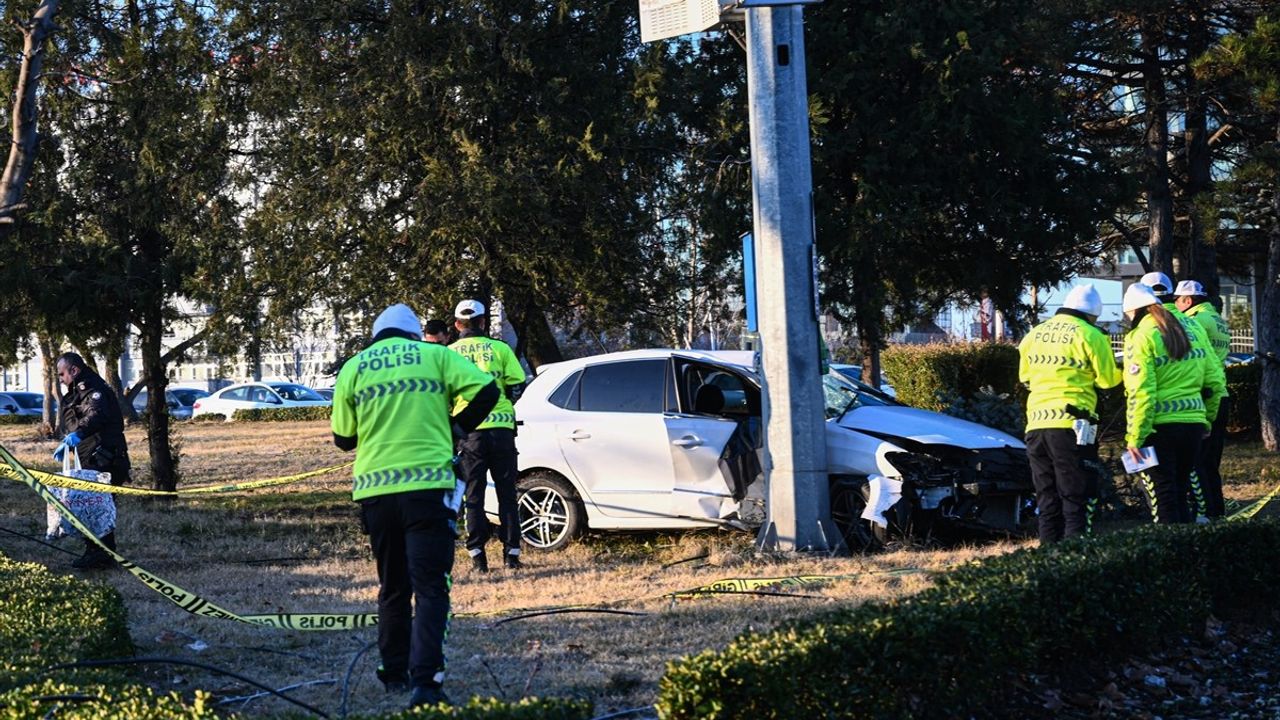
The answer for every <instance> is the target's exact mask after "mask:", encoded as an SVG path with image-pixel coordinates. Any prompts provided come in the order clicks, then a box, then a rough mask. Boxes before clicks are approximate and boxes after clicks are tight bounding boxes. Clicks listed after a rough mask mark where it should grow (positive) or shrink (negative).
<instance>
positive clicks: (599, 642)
mask: <svg viewBox="0 0 1280 720" xmlns="http://www.w3.org/2000/svg"><path fill="white" fill-rule="evenodd" d="M178 428H179V429H178V433H179V441H180V443H181V448H182V461H181V470H182V476H183V484H184V485H195V484H206V483H213V482H227V481H233V480H249V479H256V478H262V477H269V476H276V475H283V474H291V473H295V472H302V471H305V470H310V469H314V468H317V467H323V466H326V465H332V464H337V463H339V462H344V461H345V460H346V459H347V458H348V457H349V456H346V455H344V454H343V453H340V452H338V451H337V450H336V449H335V448H333V447H332V445H331V444H330V435H329V431H328V427H327V425H325V424H324V423H288V424H274V423H238V424H220V423H213V424H206V423H196V424H191V423H187V424H183V425H179V426H178ZM30 433H31V431H30V430H29V429H26V428H17V427H0V443H3V444H4V445H5V446H6V447H7V448H9V449H10V450H11V451H12V452H14V453H15V454H16V455H17V456H18V458H19V459H20V460H22V461H23V462H28V463H31V464H32V466H34V467H38V468H42V469H46V470H51V469H53V463H52V461H51V460H50V459H49V454H48V453H49V452H50V451H51V450H52V445H53V443H51V442H49V441H47V440H41V439H36V438H33V437H31V435H30ZM129 440H130V447H131V448H133V458H134V463H135V466H138V467H142V468H145V467H146V458H145V449H146V441H145V437H143V435H142V433H141V432H140V431H138V430H130V432H129ZM1229 452H1230V453H1232V454H1231V458H1232V459H1231V463H1228V464H1226V465H1227V468H1228V469H1229V472H1231V473H1236V475H1237V476H1240V477H1237V479H1238V480H1241V481H1244V480H1245V479H1246V477H1242V476H1246V475H1247V476H1250V477H1251V478H1253V479H1252V481H1251V482H1248V483H1245V482H1239V483H1236V484H1234V485H1232V486H1231V487H1230V489H1229V493H1228V494H1229V495H1230V496H1231V497H1236V498H1238V499H1251V498H1256V497H1258V496H1260V495H1262V494H1264V493H1265V492H1266V490H1269V489H1270V488H1269V487H1267V485H1268V482H1269V483H1270V484H1274V483H1276V482H1280V474H1278V473H1277V471H1276V468H1275V457H1274V455H1266V454H1265V453H1263V452H1261V451H1260V448H1258V447H1256V446H1245V447H1243V448H1241V449H1240V452H1237V451H1236V449H1235V448H1232V449H1230V450H1229ZM1232 463H1234V464H1232ZM1260 467H1262V468H1263V469H1262V470H1261V471H1260V470H1259V468H1260ZM1263 473H1268V474H1267V476H1266V477H1267V479H1266V480H1263V479H1261V477H1262V476H1263ZM139 481H140V484H141V485H143V486H146V485H148V480H147V478H145V477H142V478H139ZM349 483H350V480H349V476H348V475H347V474H345V473H335V474H333V475H330V476H326V477H321V478H313V479H311V480H307V481H304V482H302V483H299V484H296V485H290V486H284V487H279V488H270V489H265V490H260V491H255V492H251V493H237V494H231V495H224V496H216V497H207V498H202V499H192V500H181V501H176V502H168V501H145V500H138V499H134V498H125V499H124V501H123V502H122V503H121V522H120V528H119V542H120V549H121V552H122V554H124V555H125V556H126V557H129V558H130V559H131V560H133V561H134V562H136V563H137V564H139V565H140V566H142V567H144V568H147V569H148V570H151V571H153V572H155V573H156V574H158V575H160V576H161V577H164V578H166V579H168V580H170V581H173V582H175V583H177V584H178V585H179V586H181V587H184V588H186V589H188V590H192V591H194V592H197V593H199V594H201V595H204V596H205V597H207V598H209V599H211V600H213V601H215V602H217V603H219V604H220V605H222V606H224V607H226V608H228V609H231V610H234V611H238V612H245V613H258V612H339V613H341V612H368V611H371V610H372V609H373V608H374V607H375V601H376V593H377V581H376V577H375V573H374V568H373V563H372V561H371V559H370V557H369V552H368V549H367V547H366V544H365V540H364V537H363V536H362V535H361V534H360V533H359V528H358V522H357V520H356V516H355V509H354V505H353V504H352V503H351V501H350V496H349ZM0 502H2V503H3V506H2V507H3V510H0V526H3V527H4V528H6V529H8V530H12V531H17V532H21V533H25V534H28V535H39V534H40V533H42V532H43V516H44V511H43V507H42V506H41V504H40V503H39V501H38V498H36V496H35V495H34V494H33V493H32V492H30V490H28V489H27V488H25V487H24V486H22V485H20V484H18V483H12V482H7V483H4V484H3V485H0ZM64 543H66V541H64ZM1019 546H1020V544H1019V543H1017V542H1012V541H1001V542H991V543H985V544H977V545H968V546H959V547H950V548H947V549H938V548H936V547H924V546H916V547H910V546H903V547H899V548H895V549H891V550H890V551H889V552H885V553H881V554H878V555H874V556H869V557H852V558H830V557H813V556H807V557H789V558H780V557H766V556H759V555H757V554H756V553H754V552H753V550H752V546H751V537H750V536H748V535H746V534H732V533H720V532H701V533H684V534H644V535H629V536H614V537H607V538H588V539H587V540H586V541H585V542H582V543H579V544H578V545H576V546H574V547H572V548H571V549H569V550H567V551H565V552H561V553H553V554H534V553H529V554H527V555H526V562H527V564H528V566H529V567H528V568H527V569H525V570H523V571H521V572H519V573H518V574H513V573H511V572H509V571H506V570H496V571H494V572H493V573H490V574H489V575H487V576H486V575H477V574H474V573H472V572H470V567H469V563H468V562H467V558H466V553H465V551H464V550H462V549H461V547H459V552H458V555H457V573H456V574H455V584H454V590H453V601H454V609H455V611H456V612H457V613H458V614H459V616H458V617H456V618H455V620H454V622H453V626H452V629H451V633H450V638H449V646H448V648H447V656H448V660H449V663H450V668H449V672H450V676H449V681H448V684H447V689H448V691H449V692H450V693H451V695H452V696H453V697H454V699H455V700H459V699H463V698H466V697H468V696H470V695H484V696H498V697H505V698H508V699H514V698H518V697H521V696H523V695H526V694H536V695H559V696H576V697H586V698H590V699H591V700H593V701H594V702H595V705H596V710H597V712H598V713H605V712H608V711H612V710H618V709H622V708H630V707H638V706H643V705H649V704H651V703H652V702H653V700H654V697H655V693H656V688H657V681H658V678H659V677H660V676H661V674H662V672H663V669H664V666H665V664H666V663H667V662H668V661H669V660H672V659H674V658H677V657H680V656H682V655H686V654H690V653H695V652H698V651H700V650H702V649H705V648H713V647H718V646H722V645H723V644H725V643H726V642H728V641H729V640H731V639H732V638H733V637H734V636H736V635H738V634H739V633H741V632H744V631H747V630H752V629H754V630H767V629H770V628H773V627H776V626H777V625H779V624H780V623H783V622H786V621H789V620H796V619H801V618H804V617H806V616H811V615H813V614H816V613H819V612H826V611H830V610H832V609H835V608H840V607H848V606H854V605H858V604H860V603H863V602H866V601H869V600H870V601H874V600H883V599H886V598H892V597H898V596H901V595H904V594H910V593H914V592H916V591H918V590H920V589H921V588H923V587H925V586H926V585H927V584H928V582H929V580H928V576H927V575H926V574H914V575H905V576H901V577H888V576H885V575H877V574H876V573H879V572H882V571H885V570H890V569H895V568H904V567H914V568H921V569H925V570H940V569H945V568H946V567H948V566H950V565H954V564H956V563H961V562H966V561H969V560H973V559H976V558H981V557H985V556H989V555H992V554H997V553H1003V552H1007V551H1009V550H1011V549H1014V548H1016V547H1019ZM66 547H67V548H68V549H72V550H76V551H78V550H79V544H78V543H66ZM0 551H3V552H4V553H5V554H6V555H9V556H11V557H13V558H15V559H20V560H30V561H36V562H41V563H45V564H47V565H50V566H51V567H54V568H56V569H67V571H68V572H71V571H70V570H69V569H68V568H67V563H68V561H69V560H70V559H71V558H72V556H71V555H64V554H61V553H58V552H57V551H55V550H52V549H50V548H47V547H43V546H41V545H39V544H36V543H33V542H28V541H26V540H22V539H20V538H16V537H14V536H12V535H10V534H7V533H0ZM493 554H496V551H495V550H491V555H493ZM697 556H705V557H703V558H702V559H699V560H696V561H691V562H683V563H679V564H675V565H671V566H669V567H667V565H668V564H671V563H676V562H677V561H681V560H687V559H689V558H694V557H697ZM263 561H266V562H263ZM854 573H858V574H861V575H860V576H859V577H857V578H855V579H850V580H842V581H839V582H836V583H833V584H830V585H827V586H823V587H820V588H806V589H804V590H800V591H796V592H797V594H803V595H819V596H821V597H820V598H807V597H759V596H733V597H730V596H723V595H721V596H714V597H711V598H705V599H699V600H684V601H680V602H677V603H672V602H671V601H670V600H669V599H667V598H663V597H662V596H663V594H665V593H670V592H672V591H675V590H681V589H686V588H690V587H695V586H698V585H702V584H705V583H708V582H710V581H712V580H716V579H719V578H723V577H737V576H746V577H772V576H783V575H805V574H823V575H838V574H854ZM86 577H89V578H92V579H95V580H98V581H101V582H107V583H110V584H112V585H113V586H115V587H116V588H118V589H119V590H120V592H121V593H122V594H123V596H124V597H125V600H126V603H127V605H128V607H129V613H130V630H131V632H132V635H133V638H134V641H135V643H136V644H137V646H138V653H139V654H140V655H163V656H170V657H181V658H187V659H195V660H198V661H201V662H206V663H210V664H213V665H217V666H221V667H225V668H227V669H232V670H235V671H237V672H240V673H242V674H245V675H247V676H250V677H253V678H255V679H257V680H259V681H261V682H264V683H267V684H270V685H272V686H274V687H284V686H286V685H290V684H293V683H298V682H306V681H311V680H319V679H333V680H335V681H336V682H335V684H334V685H331V686H316V687H308V688H303V689H300V690H298V691H295V692H293V693H291V694H293V695H295V696H296V697H298V698H299V699H302V700H304V701H305V702H308V703H311V704H313V705H316V706H318V707H320V708H322V709H324V710H326V711H328V712H331V713H337V712H338V710H339V705H340V700H341V690H342V683H343V678H344V675H345V674H346V671H347V668H348V666H349V665H350V664H351V663H352V661H353V659H354V658H355V657H356V654H357V652H358V651H360V649H361V648H363V647H365V646H366V645H367V644H368V643H370V642H372V641H373V640H374V639H375V638H376V631H374V630H362V631H357V632H338V633H333V632H320V633H305V632H288V631H277V630H270V629H264V628H257V627H252V626H246V625H241V624H238V623H233V622H227V621H215V620H208V619H203V618H196V617H193V616H190V615H188V614H186V613H184V612H183V611H181V610H180V609H178V608H177V607H175V606H173V605H172V604H170V603H168V602H167V601H165V600H163V599H162V598H161V597H160V596H159V595H157V594H156V593H154V592H153V591H151V590H149V589H147V588H146V587H145V586H143V585H142V584H141V583H139V582H137V581H136V580H135V579H133V578H132V577H131V576H130V575H128V574H127V573H123V572H120V571H111V572H106V573H93V574H89V575H86ZM598 603H609V607H611V608H616V609H627V610H634V611H639V612H644V613H647V615H644V616H621V615H595V614H564V615H548V616H542V617H535V618H529V619H522V620H519V621H510V622H505V623H501V624H499V622H498V621H500V620H503V619H505V618H509V617H511V616H512V615H514V614H516V613H515V611H516V610H518V609H521V608H538V607H547V606H560V605H580V604H598ZM197 640H199V641H200V642H202V643H203V644H205V645H207V646H208V647H207V649H203V650H200V651H197V650H193V649H191V648H189V647H188V645H190V644H192V643H194V642H195V641H197ZM376 664H377V651H376V649H375V650H372V651H370V652H369V653H367V654H365V655H364V656H363V657H362V658H361V659H360V661H359V663H357V665H356V667H355V673H354V675H353V676H352V692H351V697H350V701H349V709H350V711H351V712H362V713H368V712H378V711H386V710H395V709H399V708H400V707H401V706H402V704H403V703H404V702H405V701H406V699H407V698H405V697H404V696H387V695H385V694H384V693H383V692H382V688H381V686H380V685H379V684H378V683H377V681H376V680H374V679H373V677H372V675H373V668H374V667H375V666H376ZM141 677H143V678H144V679H145V680H146V681H147V682H150V683H152V684H154V685H155V686H157V687H161V688H164V689H172V690H179V691H189V690H191V689H193V688H197V687H198V688H203V689H208V690H212V691H215V692H217V693H219V694H220V695H223V696H235V695H239V694H248V692H247V691H248V689H247V688H246V687H244V686H241V685H239V684H238V683H236V682H234V681H230V680H227V679H225V678H223V677H219V676H217V675H214V674H210V673H206V672H204V671H198V670H191V669H186V668H177V667H173V668H168V667H150V668H147V669H145V670H143V671H142V672H141ZM288 707H289V706H287V705H286V704H285V703H283V701H280V700H278V699H273V698H263V699H259V700H256V701H254V702H253V703H252V704H250V705H248V706H247V707H245V708H244V711H245V712H247V713H248V714H255V713H258V714H266V713H272V712H279V711H282V710H285V709H287V708H288ZM237 709H238V708H237Z"/></svg>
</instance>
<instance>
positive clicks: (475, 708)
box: [351, 698, 592, 720]
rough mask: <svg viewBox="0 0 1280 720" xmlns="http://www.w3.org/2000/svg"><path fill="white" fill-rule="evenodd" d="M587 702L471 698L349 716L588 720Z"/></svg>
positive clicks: (372, 719) (363, 719) (359, 719)
mask: <svg viewBox="0 0 1280 720" xmlns="http://www.w3.org/2000/svg"><path fill="white" fill-rule="evenodd" d="M591 715H592V713H591V703H590V702H589V701H587V700H562V699H558V698H547V699H542V698H525V699H524V700H519V701H517V702H506V701H505V700H495V699H492V698H488V699H481V698H472V700H471V701H470V702H469V703H467V704H465V705H458V706H456V707H451V708H444V709H435V708H418V709H416V710H408V711H405V712H400V713H393V714H391V715H353V716H351V717H352V718H354V720H399V718H406V719H407V718H418V719H420V720H437V719H438V720H445V719H446V718H448V719H449V720H589V719H590V718H591Z"/></svg>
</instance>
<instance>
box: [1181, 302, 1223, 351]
mask: <svg viewBox="0 0 1280 720" xmlns="http://www.w3.org/2000/svg"><path fill="white" fill-rule="evenodd" d="M1186 314H1187V317H1189V318H1191V319H1192V320H1195V321H1196V322H1198V323H1200V327H1202V328H1204V331H1205V334H1206V335H1208V336H1209V345H1211V346H1212V347H1213V351H1214V352H1215V353H1217V354H1218V362H1222V361H1223V360H1226V359H1227V354H1228V353H1230V352H1231V328H1230V327H1228V326H1227V321H1226V320H1223V319H1222V316H1221V315H1219V314H1218V310H1217V308H1215V307H1214V306H1213V304H1212V303H1208V302H1202V303H1199V304H1197V305H1192V306H1191V307H1189V308H1187V313H1186Z"/></svg>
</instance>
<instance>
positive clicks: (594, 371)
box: [578, 359, 667, 413]
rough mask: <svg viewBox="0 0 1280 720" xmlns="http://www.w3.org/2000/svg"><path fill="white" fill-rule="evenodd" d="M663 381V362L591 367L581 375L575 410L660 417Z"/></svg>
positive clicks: (664, 381)
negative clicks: (658, 414)
mask: <svg viewBox="0 0 1280 720" xmlns="http://www.w3.org/2000/svg"><path fill="white" fill-rule="evenodd" d="M666 380H667V361H666V360H663V359H654V360H633V361H629V362H615V363H606V364H604V365H591V366H589V367H587V368H584V369H583V371H582V381H581V383H580V384H579V389H578V392H579V393H580V395H581V400H580V403H579V407H580V409H581V410H583V411H584V412H625V413H660V412H662V410H663V404H664V403H665V401H666Z"/></svg>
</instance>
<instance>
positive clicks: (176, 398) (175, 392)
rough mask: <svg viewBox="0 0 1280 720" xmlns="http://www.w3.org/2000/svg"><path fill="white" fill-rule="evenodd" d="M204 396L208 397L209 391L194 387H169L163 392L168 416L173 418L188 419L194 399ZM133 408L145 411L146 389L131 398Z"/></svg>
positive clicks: (192, 408)
mask: <svg viewBox="0 0 1280 720" xmlns="http://www.w3.org/2000/svg"><path fill="white" fill-rule="evenodd" d="M205 397H209V393H208V392H207V391H205V390H198V389H196V388H181V387H180V388H169V389H167V390H165V392H164V398H165V404H166V405H168V407H169V417H171V418H173V419H174V420H189V419H190V418H191V414H192V412H193V410H194V407H195V404H196V401H197V400H199V399H200V398H205ZM133 409H134V410H135V411H136V412H139V413H142V412H146V410H147V391H146V390H143V391H141V392H139V393H138V394H137V396H136V397H134V398H133Z"/></svg>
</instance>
